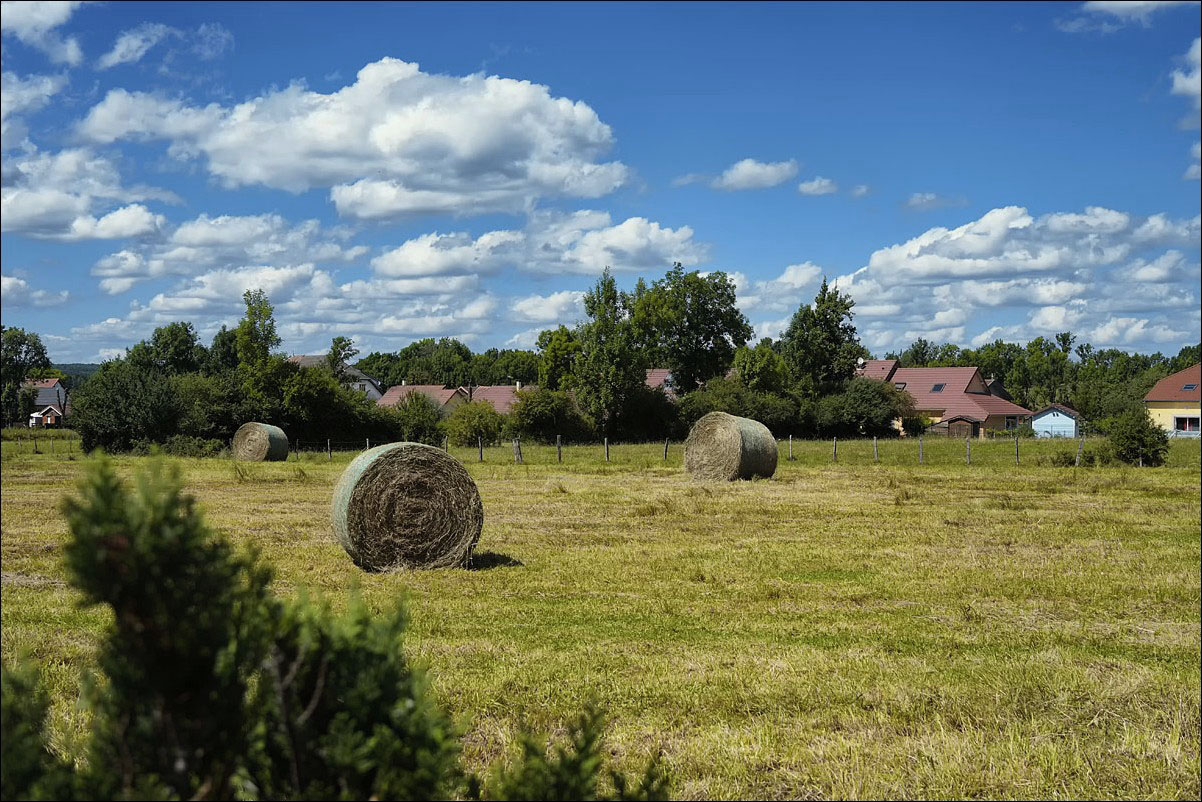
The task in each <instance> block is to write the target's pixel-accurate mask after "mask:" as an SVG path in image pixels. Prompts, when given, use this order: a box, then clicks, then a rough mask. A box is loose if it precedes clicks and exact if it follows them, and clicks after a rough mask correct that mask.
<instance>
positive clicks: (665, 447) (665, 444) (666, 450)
mask: <svg viewBox="0 0 1202 802" xmlns="http://www.w3.org/2000/svg"><path fill="white" fill-rule="evenodd" d="M667 461H668V438H666V437H665V438H664V462H667Z"/></svg>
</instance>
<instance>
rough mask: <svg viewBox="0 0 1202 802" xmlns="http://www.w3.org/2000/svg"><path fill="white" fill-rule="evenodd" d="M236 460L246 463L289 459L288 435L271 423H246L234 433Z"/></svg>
mask: <svg viewBox="0 0 1202 802" xmlns="http://www.w3.org/2000/svg"><path fill="white" fill-rule="evenodd" d="M234 459H240V460H245V461H246V462H263V461H264V460H266V461H267V462H278V461H280V460H285V459H288V435H286V434H284V430H283V429H281V428H280V427H278V426H272V425H271V424H270V423H254V422H251V423H244V424H242V425H241V426H239V427H238V431H236V432H234Z"/></svg>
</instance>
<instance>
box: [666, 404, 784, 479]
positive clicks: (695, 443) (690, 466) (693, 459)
mask: <svg viewBox="0 0 1202 802" xmlns="http://www.w3.org/2000/svg"><path fill="white" fill-rule="evenodd" d="M776 457H777V454H776V439H775V438H774V437H773V436H772V432H770V431H768V427H767V426H765V425H764V424H762V423H760V422H759V421H754V420H752V419H751V418H740V417H737V416H735V415H728V414H726V413H725V412H711V413H709V414H708V415H706V416H704V417H702V418H701V420H699V421H697V422H696V423H694V424H693V428H692V429H690V430H689V439H688V440H685V443H684V467H685V470H686V471H688V472H689V473H691V474H692V475H693V478H694V479H714V480H718V481H726V482H730V481H734V480H735V479H751V478H752V477H754V476H762V477H764V478H767V477H769V476H771V475H772V474H774V473H776Z"/></svg>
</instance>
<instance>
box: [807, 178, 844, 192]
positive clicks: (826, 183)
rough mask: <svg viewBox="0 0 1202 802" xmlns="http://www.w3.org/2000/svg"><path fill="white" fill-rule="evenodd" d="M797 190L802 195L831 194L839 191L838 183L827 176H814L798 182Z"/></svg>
mask: <svg viewBox="0 0 1202 802" xmlns="http://www.w3.org/2000/svg"><path fill="white" fill-rule="evenodd" d="M797 191H798V192H800V193H801V194H802V195H831V194H834V193H835V192H838V191H839V185H838V184H836V183H835V182H834V181H832V180H831V179H829V178H823V177H822V176H816V177H815V178H812V179H810V180H809V181H802V182H801V183H800V184H798V185H797Z"/></svg>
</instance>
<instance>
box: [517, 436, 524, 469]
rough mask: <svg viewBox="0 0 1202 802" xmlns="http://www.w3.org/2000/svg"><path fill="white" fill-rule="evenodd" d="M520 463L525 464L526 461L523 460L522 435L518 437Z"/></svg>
mask: <svg viewBox="0 0 1202 802" xmlns="http://www.w3.org/2000/svg"><path fill="white" fill-rule="evenodd" d="M518 462H519V463H521V464H524V463H525V460H524V459H522V436H521V435H518Z"/></svg>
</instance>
